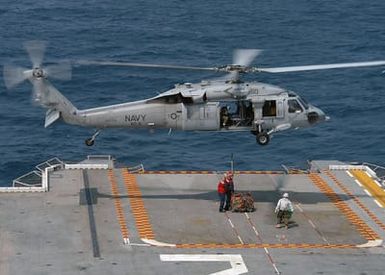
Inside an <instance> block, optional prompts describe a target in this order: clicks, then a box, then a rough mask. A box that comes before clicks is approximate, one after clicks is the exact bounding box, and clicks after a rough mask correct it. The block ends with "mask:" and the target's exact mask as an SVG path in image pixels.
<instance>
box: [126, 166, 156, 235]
mask: <svg viewBox="0 0 385 275" xmlns="http://www.w3.org/2000/svg"><path fill="white" fill-rule="evenodd" d="M122 175H123V180H124V184H125V186H126V189H127V193H128V197H129V199H130V205H131V210H132V214H133V216H134V219H135V223H136V228H137V230H138V233H139V237H140V238H141V239H149V240H154V239H155V235H154V232H153V231H152V226H151V223H150V220H149V218H148V213H147V210H146V208H145V207H144V202H143V199H142V192H141V191H140V189H139V186H138V184H137V182H136V177H135V175H133V174H131V173H129V172H128V170H127V169H122Z"/></svg>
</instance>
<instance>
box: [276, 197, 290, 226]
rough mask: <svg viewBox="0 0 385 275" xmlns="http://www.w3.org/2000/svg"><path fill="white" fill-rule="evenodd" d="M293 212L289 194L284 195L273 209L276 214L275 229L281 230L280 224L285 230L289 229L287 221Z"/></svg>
mask: <svg viewBox="0 0 385 275" xmlns="http://www.w3.org/2000/svg"><path fill="white" fill-rule="evenodd" d="M293 212H294V208H293V205H292V203H291V201H290V200H289V194H288V193H284V194H283V196H282V198H281V199H280V200H279V201H278V203H277V206H276V207H275V213H277V225H276V226H275V227H276V228H281V227H282V224H284V225H285V228H286V229H288V228H289V219H290V218H291V215H292V214H293Z"/></svg>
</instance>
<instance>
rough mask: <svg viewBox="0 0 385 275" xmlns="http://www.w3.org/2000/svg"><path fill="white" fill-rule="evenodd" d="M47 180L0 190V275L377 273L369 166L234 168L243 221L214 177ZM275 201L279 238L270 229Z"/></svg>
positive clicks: (124, 175) (379, 235)
mask: <svg viewBox="0 0 385 275" xmlns="http://www.w3.org/2000/svg"><path fill="white" fill-rule="evenodd" d="M45 171H46V175H45V177H46V180H45V184H46V186H45V187H44V188H43V189H40V190H39V189H33V188H30V190H31V191H33V192H26V190H27V189H28V188H26V187H23V192H18V191H16V189H17V187H15V188H14V190H12V189H8V190H5V189H3V190H2V193H0V205H1V211H0V220H1V223H0V255H1V257H0V274H217V275H220V274H297V273H302V274H384V271H383V270H384V265H383V262H384V260H385V249H384V246H383V241H382V240H383V239H384V238H385V215H384V207H385V192H384V186H383V182H381V180H380V179H379V178H378V177H376V174H375V173H373V171H372V170H370V168H368V167H367V166H362V165H348V164H345V163H341V162H338V161H312V162H311V163H310V166H309V169H308V170H306V171H303V170H287V171H235V173H234V183H235V189H236V191H237V192H251V194H252V196H253V198H254V200H255V208H256V211H254V212H249V213H235V212H231V211H227V212H225V213H220V212H219V211H218V208H219V202H218V195H217V191H216V187H217V183H218V181H219V180H220V179H221V178H222V177H223V173H222V172H217V171H145V170H144V169H143V168H138V169H131V168H127V167H114V165H113V162H112V161H111V160H109V162H108V163H103V161H102V162H100V161H99V162H97V161H90V160H88V161H84V162H81V163H79V164H69V165H61V164H60V163H59V164H58V163H55V165H54V167H51V168H50V167H48V168H46V170H45ZM43 176H44V175H43ZM283 192H288V193H289V196H290V199H291V201H292V202H293V206H294V214H293V217H292V219H291V222H290V224H289V228H288V229H285V228H280V229H278V228H275V224H276V215H275V214H274V208H275V205H276V203H277V201H278V199H279V198H280V197H281V195H282V193H283Z"/></svg>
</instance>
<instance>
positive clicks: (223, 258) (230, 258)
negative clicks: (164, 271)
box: [159, 254, 249, 275]
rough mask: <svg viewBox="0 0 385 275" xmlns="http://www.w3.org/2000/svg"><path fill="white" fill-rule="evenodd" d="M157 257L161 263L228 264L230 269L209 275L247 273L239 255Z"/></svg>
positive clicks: (166, 255) (170, 255) (171, 255)
mask: <svg viewBox="0 0 385 275" xmlns="http://www.w3.org/2000/svg"><path fill="white" fill-rule="evenodd" d="M159 257H160V260H161V261H163V262H230V265H231V268H229V269H226V270H222V271H219V272H214V273H210V274H209V275H238V274H244V273H247V272H248V271H249V270H248V269H247V267H246V265H245V262H244V261H243V258H242V256H241V255H239V254H225V255H217V254H160V255H159Z"/></svg>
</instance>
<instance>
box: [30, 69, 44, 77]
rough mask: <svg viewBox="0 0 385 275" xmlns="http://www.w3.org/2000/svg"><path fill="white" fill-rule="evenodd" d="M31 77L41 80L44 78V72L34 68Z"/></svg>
mask: <svg viewBox="0 0 385 275" xmlns="http://www.w3.org/2000/svg"><path fill="white" fill-rule="evenodd" d="M32 75H33V77H36V78H42V77H43V76H44V71H43V69H42V68H34V69H33V71H32Z"/></svg>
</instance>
